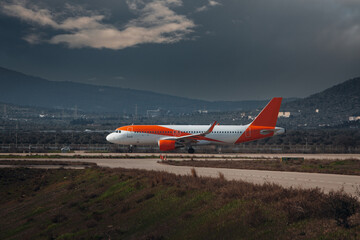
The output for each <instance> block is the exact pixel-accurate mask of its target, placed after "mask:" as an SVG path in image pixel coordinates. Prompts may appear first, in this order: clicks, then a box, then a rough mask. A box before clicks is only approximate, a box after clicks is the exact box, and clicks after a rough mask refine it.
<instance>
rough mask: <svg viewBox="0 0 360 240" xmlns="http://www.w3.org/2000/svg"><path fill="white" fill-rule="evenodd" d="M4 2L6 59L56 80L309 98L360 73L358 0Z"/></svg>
mask: <svg viewBox="0 0 360 240" xmlns="http://www.w3.org/2000/svg"><path fill="white" fill-rule="evenodd" d="M15 6H17V7H15ZM1 8H2V14H1V15H0V21H1V23H0V31H1V33H2V35H3V36H4V37H3V36H2V38H0V52H1V54H0V65H2V66H5V67H9V68H12V69H16V70H20V71H24V72H27V73H30V74H34V75H38V76H43V77H46V78H49V79H52V80H72V81H78V82H89V83H91V84H100V85H101V84H106V85H114V86H122V87H129V88H136V89H145V90H151V91H156V92H162V93H169V94H174V95H179V96H187V97H193V98H203V99H210V100H219V99H222V100H241V99H265V98H270V97H272V96H284V97H293V96H296V97H303V96H307V95H309V94H311V93H315V92H317V91H320V90H322V89H325V88H327V87H329V86H332V85H334V84H337V83H339V82H341V81H344V80H347V79H349V78H351V77H355V76H360V67H359V66H360V2H359V1H355V0H341V1H340V0H312V1H310V0H309V1H288V0H256V1H239V0H227V1H209V0H203V1H195V2H194V1H190V0H184V1H180V0H158V1H151V0H147V1H141V0H133V1H130V0H129V1H110V0H109V1H95V0H91V1H85V0H83V1H68V2H66V1H51V3H49V2H48V1H6V2H5V3H3V4H2V6H1ZM119 76H120V77H119Z"/></svg>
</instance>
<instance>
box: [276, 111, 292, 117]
mask: <svg viewBox="0 0 360 240" xmlns="http://www.w3.org/2000/svg"><path fill="white" fill-rule="evenodd" d="M290 115H291V114H290V112H279V114H278V117H284V118H288V117H290Z"/></svg>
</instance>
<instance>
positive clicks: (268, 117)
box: [251, 97, 282, 127]
mask: <svg viewBox="0 0 360 240" xmlns="http://www.w3.org/2000/svg"><path fill="white" fill-rule="evenodd" d="M281 101H282V98H281V97H278V98H273V99H271V101H270V102H269V103H268V104H267V105H266V107H265V108H264V109H263V110H262V111H261V112H260V114H259V115H258V116H257V117H256V118H255V120H254V121H253V122H252V123H251V126H265V127H275V126H276V121H277V118H278V115H279V110H280V105H281Z"/></svg>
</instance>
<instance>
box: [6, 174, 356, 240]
mask: <svg viewBox="0 0 360 240" xmlns="http://www.w3.org/2000/svg"><path fill="white" fill-rule="evenodd" d="M0 190H1V191H0V207H1V209H2V211H0V229H1V231H0V238H1V239H239V236H241V238H243V239H259V240H260V239H267V240H268V239H294V240H295V239H356V236H358V235H359V231H360V226H359V222H358V221H359V219H358V217H357V218H356V216H358V214H359V202H358V201H357V200H356V199H355V198H354V197H350V196H349V195H346V194H344V193H341V192H337V193H330V194H324V193H323V192H322V191H321V190H320V189H319V188H317V189H300V188H290V189H285V188H282V187H280V186H278V185H275V184H270V183H267V184H263V185H254V184H251V183H247V182H237V181H226V180H225V179H224V178H223V177H221V174H219V178H218V179H211V178H202V177H201V178H200V177H197V176H196V172H195V171H193V173H192V176H191V175H188V176H177V175H174V174H168V173H165V172H147V171H141V170H125V169H102V168H88V169H85V170H66V169H59V170H51V169H50V170H45V169H44V170H40V169H26V168H18V169H0ZM354 213H357V215H353V214H354ZM351 215H353V216H352V217H350V218H348V217H349V216H351ZM347 220H348V221H347ZM337 223H338V224H337ZM348 224H349V225H350V227H351V228H345V227H347V226H348Z"/></svg>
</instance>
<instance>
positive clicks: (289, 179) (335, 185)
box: [3, 154, 360, 195]
mask: <svg viewBox="0 0 360 240" xmlns="http://www.w3.org/2000/svg"><path fill="white" fill-rule="evenodd" d="M167 155H169V158H170V156H171V158H173V157H174V158H177V157H179V155H175V154H167ZM184 155H186V156H187V157H189V155H188V154H182V155H181V156H182V157H181V159H184V158H185V157H184ZM239 155H242V157H245V156H247V157H248V158H249V159H251V158H255V159H256V158H259V157H260V156H259V155H261V156H262V157H264V156H266V157H268V158H274V157H279V156H278V155H281V156H288V155H289V154H284V155H282V154H246V155H245V154H236V156H234V158H238V157H239ZM65 156H69V154H66V155H65ZM70 156H71V155H70ZM77 156H79V155H77ZM84 156H88V157H91V156H92V158H79V157H76V156H73V157H71V158H44V159H29V158H21V160H31V161H35V160H36V161H44V160H46V161H80V162H94V163H96V164H97V165H98V166H101V167H110V168H128V169H143V170H155V171H166V172H170V173H174V174H179V175H188V174H190V171H191V169H192V167H186V166H171V165H166V164H161V163H158V161H159V158H158V156H159V154H140V155H138V154H134V155H133V154H127V155H123V154H122V155H119V154H116V155H113V154H111V156H112V157H114V158H105V157H106V156H109V155H108V154H106V155H102V157H104V158H100V157H95V156H99V154H97V155H87V154H86V155H81V157H84ZM116 156H117V157H118V158H116ZM126 156H131V157H135V156H141V157H139V158H126ZM191 156H194V155H191ZM196 156H197V157H204V156H203V155H202V154H198V155H196ZM216 156H217V157H216V160H219V158H221V156H222V158H223V159H225V158H230V157H229V155H226V156H224V155H221V156H219V155H216ZM291 156H294V155H291ZM296 156H297V157H299V156H302V157H305V158H310V159H311V158H316V159H320V158H321V159H324V158H325V159H348V158H353V159H360V156H359V155H352V156H351V157H349V156H348V155H322V156H320V155H315V156H314V155H300V154H296ZM145 157H148V158H145ZM205 158H208V157H206V156H205ZM3 160H5V159H3ZM12 160H19V159H12ZM195 169H196V171H197V173H198V175H199V176H206V177H219V172H221V173H223V174H224V176H225V178H226V179H227V180H243V181H247V182H252V183H256V184H262V183H266V182H269V183H276V184H279V185H282V186H284V187H300V188H316V187H318V188H320V189H322V190H324V192H329V191H331V190H340V189H342V188H343V189H344V191H345V192H347V193H350V194H353V195H356V193H357V191H360V176H350V175H338V174H323V173H303V172H301V173H300V172H281V171H262V170H261V171H260V170H243V169H226V168H195Z"/></svg>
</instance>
